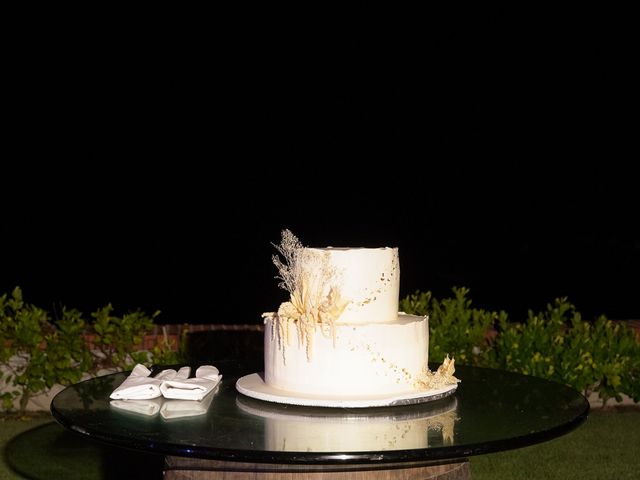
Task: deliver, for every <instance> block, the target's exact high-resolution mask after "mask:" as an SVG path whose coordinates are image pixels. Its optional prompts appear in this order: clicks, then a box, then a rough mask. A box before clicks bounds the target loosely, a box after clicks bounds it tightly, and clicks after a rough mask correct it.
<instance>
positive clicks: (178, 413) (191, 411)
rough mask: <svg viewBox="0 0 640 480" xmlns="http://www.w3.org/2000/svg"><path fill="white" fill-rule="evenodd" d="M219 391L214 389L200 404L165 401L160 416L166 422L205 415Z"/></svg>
mask: <svg viewBox="0 0 640 480" xmlns="http://www.w3.org/2000/svg"><path fill="white" fill-rule="evenodd" d="M217 391H218V387H216V388H214V389H213V390H212V391H210V392H209V393H207V394H206V395H205V397H204V398H203V399H202V400H201V401H199V402H198V401H194V400H165V401H164V403H163V404H162V407H161V408H160V415H162V418H164V419H165V420H171V419H174V418H182V417H195V416H198V415H204V414H205V413H207V410H209V405H211V400H213V397H215V393H216V392H217Z"/></svg>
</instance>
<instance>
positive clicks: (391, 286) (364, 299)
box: [300, 247, 400, 324]
mask: <svg viewBox="0 0 640 480" xmlns="http://www.w3.org/2000/svg"><path fill="white" fill-rule="evenodd" d="M300 259H301V261H300V267H301V269H302V272H303V273H302V275H303V277H304V278H305V280H306V281H307V282H308V283H307V286H308V288H309V289H310V291H311V292H310V293H311V295H313V296H315V297H316V298H319V299H322V298H326V297H327V296H328V295H329V293H330V290H331V289H332V288H333V289H336V291H338V292H339V293H340V297H341V298H342V300H343V301H345V302H346V306H345V309H344V311H343V312H342V313H341V314H340V316H339V317H338V318H337V319H336V321H337V322H339V323H356V324H368V323H388V322H393V321H395V320H396V317H397V315H398V298H399V292H400V263H399V261H398V249H397V248H388V247H384V248H331V247H329V248H305V249H304V250H303V252H302V255H301V256H300Z"/></svg>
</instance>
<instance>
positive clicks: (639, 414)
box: [0, 410, 640, 480]
mask: <svg viewBox="0 0 640 480" xmlns="http://www.w3.org/2000/svg"><path fill="white" fill-rule="evenodd" d="M638 445H640V410H630V411H625V412H601V411H595V412H592V413H591V415H590V416H589V418H588V419H587V421H586V422H585V423H584V424H583V425H582V426H580V427H578V429H576V430H574V431H573V432H571V433H569V434H567V435H564V436H562V437H560V438H557V439H555V440H551V441H549V442H546V443H542V444H538V445H534V446H531V447H526V448H521V449H517V450H511V451H507V452H501V453H494V454H490V455H483V456H478V457H471V472H472V478H473V480H485V479H493V480H502V479H518V478H526V479H527V480H536V479H545V480H546V479H551V480H553V479H558V480H560V479H561V480H573V479H576V480H577V479H580V480H590V479H593V480H595V479H609V478H611V479H616V480H624V479H632V478H633V479H636V478H638V472H640V455H639V453H640V450H639V449H638ZM0 450H1V451H2V456H1V457H0V480H5V479H7V480H9V479H10V480H16V479H27V478H30V479H47V480H48V479H64V480H75V479H85V480H93V479H107V480H111V479H118V480H120V479H123V478H137V479H139V480H146V479H151V478H156V479H158V480H160V479H161V478H162V458H161V457H159V456H155V455H145V454H141V453H137V452H130V451H127V450H121V449H114V448H109V447H105V446H103V445H100V444H96V443H93V442H90V441H88V440H86V439H85V438H83V437H80V436H78V435H75V434H73V433H71V432H68V431H67V430H65V429H63V428H62V427H61V426H59V425H58V424H57V423H55V422H53V421H52V419H51V417H50V416H49V415H41V416H37V417H34V418H32V419H30V420H28V421H24V420H17V419H10V418H4V419H3V418H0Z"/></svg>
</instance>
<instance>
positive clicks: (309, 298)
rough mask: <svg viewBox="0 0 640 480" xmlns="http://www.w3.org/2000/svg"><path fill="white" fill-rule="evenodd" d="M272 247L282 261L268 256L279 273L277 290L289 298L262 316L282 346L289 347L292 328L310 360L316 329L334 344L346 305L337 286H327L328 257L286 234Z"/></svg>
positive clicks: (331, 270)
mask: <svg viewBox="0 0 640 480" xmlns="http://www.w3.org/2000/svg"><path fill="white" fill-rule="evenodd" d="M273 246H274V247H275V248H276V250H277V251H278V253H279V254H280V255H281V256H282V259H281V258H280V256H278V255H273V256H272V260H273V264H274V265H275V266H276V268H277V269H278V273H279V275H278V276H277V277H276V278H277V279H279V280H280V284H279V285H278V286H279V287H280V288H283V289H284V290H286V291H288V292H289V295H290V298H289V301H288V302H284V303H282V304H281V305H280V307H279V308H278V312H277V313H264V314H263V315H262V316H263V317H265V318H270V319H272V320H273V327H274V329H277V334H278V337H279V338H280V341H281V343H282V345H283V346H284V345H289V344H290V337H289V327H290V326H291V325H295V326H296V327H297V332H298V340H299V341H300V343H301V344H302V345H305V344H306V347H307V358H308V359H311V354H312V346H313V333H314V332H315V329H316V327H319V328H320V329H321V331H322V332H323V333H324V334H325V335H327V336H331V337H332V338H333V339H334V341H335V322H336V321H337V320H338V318H339V317H340V315H342V312H344V310H345V308H346V307H347V305H348V304H349V302H348V301H345V300H344V299H343V298H342V297H341V295H340V291H339V289H338V288H337V286H335V285H331V281H332V279H333V278H334V277H335V275H336V272H335V269H334V268H332V267H331V265H330V264H329V257H328V255H325V254H323V253H322V252H318V251H313V250H310V249H306V248H304V246H303V245H302V243H301V242H300V240H298V238H297V237H296V236H295V235H294V234H293V233H292V232H291V231H290V230H283V231H282V239H281V241H280V244H279V245H275V244H273ZM326 285H329V290H328V293H325V291H326ZM273 333H274V334H275V333H276V332H273Z"/></svg>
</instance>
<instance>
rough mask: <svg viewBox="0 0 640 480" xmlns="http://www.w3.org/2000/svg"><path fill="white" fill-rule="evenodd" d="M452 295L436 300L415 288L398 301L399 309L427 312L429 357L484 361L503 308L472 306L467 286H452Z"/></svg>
mask: <svg viewBox="0 0 640 480" xmlns="http://www.w3.org/2000/svg"><path fill="white" fill-rule="evenodd" d="M453 293H454V297H452V298H445V299H443V300H440V301H438V300H436V299H435V298H433V297H432V295H431V292H419V291H418V292H415V293H414V294H412V295H409V296H408V297H406V298H405V299H403V300H402V301H401V302H400V309H401V310H402V311H404V312H406V313H411V314H414V315H429V360H430V361H432V362H438V363H440V362H442V361H443V360H444V358H445V357H446V356H447V355H449V356H452V357H454V358H455V359H456V361H458V362H459V363H461V364H466V365H483V364H485V363H486V359H485V357H486V355H487V352H488V350H489V348H490V346H491V345H490V338H489V332H490V330H491V327H492V326H493V324H494V323H495V322H496V321H504V322H506V320H507V314H506V313H505V312H499V313H497V312H489V311H486V310H482V309H477V308H471V300H470V299H469V298H467V295H468V294H469V289H467V288H455V287H454V288H453Z"/></svg>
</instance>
